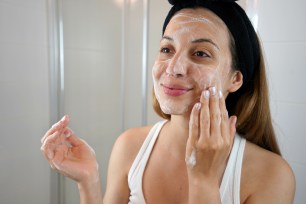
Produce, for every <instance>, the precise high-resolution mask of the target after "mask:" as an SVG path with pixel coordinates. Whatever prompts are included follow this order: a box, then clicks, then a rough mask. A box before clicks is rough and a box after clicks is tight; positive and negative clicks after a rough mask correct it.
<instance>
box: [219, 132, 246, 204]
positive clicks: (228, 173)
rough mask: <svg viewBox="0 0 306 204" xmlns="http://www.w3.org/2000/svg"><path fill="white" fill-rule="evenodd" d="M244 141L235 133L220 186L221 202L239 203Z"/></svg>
mask: <svg viewBox="0 0 306 204" xmlns="http://www.w3.org/2000/svg"><path fill="white" fill-rule="evenodd" d="M245 142H246V140H245V139H244V138H242V137H241V136H240V135H238V134H236V135H235V138H234V143H233V147H232V150H231V154H230V156H229V159H228V162H227V165H226V168H225V171H224V174H223V178H222V182H221V186H220V196H221V202H222V203H234V204H239V203H240V177H241V168H242V160H243V153H244V147H245Z"/></svg>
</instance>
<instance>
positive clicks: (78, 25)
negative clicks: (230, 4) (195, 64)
mask: <svg viewBox="0 0 306 204" xmlns="http://www.w3.org/2000/svg"><path fill="white" fill-rule="evenodd" d="M50 1H51V0H49V1H48V0H28V1H21V0H0V130H1V134H0V135H1V143H0V203H3V204H6V203H44V204H45V203H46V204H48V203H50V204H51V202H50V200H51V198H50V168H49V166H48V165H47V162H46V161H44V159H43V157H42V156H41V153H40V150H39V148H40V138H41V137H42V135H43V134H44V132H45V131H46V130H47V129H48V127H49V126H50V115H51V114H50V100H51V99H50V71H49V68H50V67H49V60H50V58H49V56H50V55H49V54H50V53H49V52H50V50H52V49H53V45H50V44H49V43H48V42H49V41H48V34H49V33H48V32H49V29H48V28H49V26H50V25H48V17H47V16H48V15H47V7H48V3H49V2H50ZM62 2H63V4H62V8H63V20H64V21H63V23H64V36H63V37H64V67H65V75H64V76H65V77H64V79H65V83H64V85H65V96H64V100H63V102H64V104H63V108H64V112H65V113H67V114H69V115H70V116H71V118H72V121H71V128H72V129H73V130H74V131H75V133H76V134H77V135H79V136H80V137H82V138H83V139H85V140H86V141H88V143H89V144H90V145H92V146H93V147H94V149H95V150H96V154H97V158H98V161H99V164H100V171H101V177H102V180H103V186H105V182H106V171H107V164H108V158H109V154H110V151H111V148H112V145H113V143H114V141H115V139H116V138H117V137H118V136H119V135H120V133H121V132H122V131H124V130H125V129H127V128H130V127H135V126H141V125H142V122H143V118H142V109H141V107H142V106H143V104H142V81H141V76H142V68H141V66H142V65H141V63H142V62H141V60H142V36H143V17H144V13H143V2H144V1H140V0H138V1H129V0H126V3H127V4H126V6H125V7H123V6H122V5H123V0H121V1H120V0H116V1H112V0H87V1H84V0H83V1H82V0H62ZM240 4H241V5H243V6H244V7H246V8H249V9H250V8H253V9H255V12H253V13H252V14H253V15H255V14H257V15H258V32H259V34H260V36H261V38H262V41H263V45H264V48H265V54H266V60H267V65H268V66H267V72H268V76H269V86H270V91H271V108H272V114H273V119H274V124H275V127H276V130H277V135H278V137H279V142H280V146H281V149H282V153H283V156H284V158H285V159H286V160H287V161H288V162H289V164H290V165H291V166H292V168H293V170H294V173H295V175H296V180H297V193H296V198H295V202H294V203H295V204H300V203H306V197H305V196H304V194H303V191H304V189H306V176H305V172H306V160H305V159H304V157H303V156H304V155H306V150H305V148H304V145H306V137H305V136H304V135H305V133H306V126H305V121H306V92H305V91H304V90H303V84H302V83H303V78H302V77H304V76H306V73H305V72H306V71H305V68H304V67H305V65H306V58H305V57H304V53H305V51H304V50H306V37H305V36H306V24H305V23H304V22H303V21H304V19H306V14H305V12H304V11H305V9H306V2H305V1H303V0H292V1H284V0H282V1H276V0H269V1H264V0H244V1H240ZM169 8H170V6H169V4H168V3H167V1H166V0H152V1H149V30H148V36H149V39H148V48H149V49H148V88H147V89H148V96H147V107H148V110H147V118H146V119H147V121H148V122H147V123H148V124H153V123H155V122H156V121H158V120H160V118H159V117H158V116H156V114H155V113H154V111H153V110H152V108H151V91H152V80H151V67H152V65H153V63H154V60H155V57H156V54H157V52H158V48H159V41H160V38H161V32H162V27H161V26H162V23H163V20H164V18H165V16H166V13H167V11H168V10H169ZM123 11H124V14H122V12H123ZM122 15H123V16H122ZM123 17H124V19H123ZM123 21H124V26H123V25H122V23H123ZM122 33H123V34H124V35H122ZM122 67H124V70H125V71H124V72H122V69H121V68H122ZM122 74H123V75H122ZM122 79H123V80H122ZM122 88H124V89H122ZM64 181H65V183H64V188H63V189H62V190H63V192H64V194H65V196H64V201H65V203H67V204H70V203H71V204H72V203H78V199H79V198H78V194H77V188H76V186H75V183H73V182H71V181H70V180H69V179H65V180H64ZM52 204H53V203H52Z"/></svg>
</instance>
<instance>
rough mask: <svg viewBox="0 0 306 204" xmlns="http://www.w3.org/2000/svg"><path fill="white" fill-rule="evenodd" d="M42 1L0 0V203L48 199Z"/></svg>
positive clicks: (44, 30)
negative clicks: (42, 149) (43, 141)
mask: <svg viewBox="0 0 306 204" xmlns="http://www.w3.org/2000/svg"><path fill="white" fill-rule="evenodd" d="M46 15H47V14H46V1H42V0H36V1H34V0H32V1H20V0H19V1H17V0H11V1H5V0H0V130H1V133H0V138H1V142H0V203H1V204H2V203H3V204H9V203H46V204H48V203H49V199H50V198H49V191H50V189H49V185H50V180H49V179H50V178H49V177H50V170H49V169H50V168H49V167H48V165H47V164H46V162H45V161H44V159H43V157H42V155H41V153H40V138H41V137H42V135H43V134H44V132H45V130H46V129H47V128H48V126H49V92H48V91H49V81H48V80H49V79H48V44H47V42H48V41H47V30H46V28H47V21H46Z"/></svg>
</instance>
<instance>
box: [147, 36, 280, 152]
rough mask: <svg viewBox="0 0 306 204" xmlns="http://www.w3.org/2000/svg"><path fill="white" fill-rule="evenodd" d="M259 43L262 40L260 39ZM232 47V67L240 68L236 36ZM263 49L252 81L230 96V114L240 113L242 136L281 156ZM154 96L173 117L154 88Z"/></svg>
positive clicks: (260, 47) (157, 106)
mask: <svg viewBox="0 0 306 204" xmlns="http://www.w3.org/2000/svg"><path fill="white" fill-rule="evenodd" d="M230 35H231V34H230ZM257 39H258V37H257ZM258 42H260V41H259V39H258ZM259 44H260V43H259ZM230 49H231V53H232V67H233V69H237V66H236V62H237V59H236V58H237V56H236V50H235V41H234V40H233V38H232V36H231V37H230ZM259 51H260V62H259V64H258V67H256V68H255V71H254V75H253V77H252V80H250V81H249V82H248V83H247V84H246V86H244V87H245V88H244V89H239V90H238V91H237V92H234V93H230V94H229V95H228V97H227V98H226V107H227V110H228V112H229V115H236V116H237V127H236V131H237V132H238V133H239V134H240V135H241V136H242V137H244V138H246V139H247V140H248V141H250V142H252V143H254V144H256V145H258V146H260V147H262V148H264V149H266V150H269V151H271V152H274V153H276V154H279V155H281V153H280V149H279V146H278V144H277V140H276V136H275V132H274V128H273V125H272V119H271V113H270V105H269V91H268V84H267V77H266V71H265V63H264V57H263V53H262V46H261V45H259ZM152 96H153V108H154V110H155V112H156V113H157V114H158V115H159V116H161V117H162V118H164V119H171V115H168V114H165V113H164V112H163V111H162V110H161V108H160V105H159V102H158V101H157V99H156V96H155V93H154V89H153V93H152Z"/></svg>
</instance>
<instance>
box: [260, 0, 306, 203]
mask: <svg viewBox="0 0 306 204" xmlns="http://www.w3.org/2000/svg"><path fill="white" fill-rule="evenodd" d="M305 9H306V1H304V0H292V1H283V0H282V1H277V0H269V1H263V0H261V1H258V16H259V24H258V25H259V28H258V30H259V34H260V35H261V38H262V41H263V44H264V47H265V53H266V58H267V64H268V74H269V82H270V91H271V107H272V114H273V118H274V124H275V127H276V131H277V134H278V137H279V142H280V146H281V150H282V154H283V156H284V158H285V159H286V160H287V161H288V162H289V164H290V165H291V167H292V168H293V170H294V173H295V176H296V181H297V189H296V196H295V202H294V203H296V204H300V203H306V196H305V189H306V174H305V172H306V159H305V155H306V150H305V145H306V137H305V136H306V92H305V90H304V87H305V84H304V78H305V76H306V69H305V67H306V58H305V50H306V23H305V19H306V13H305Z"/></svg>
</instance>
